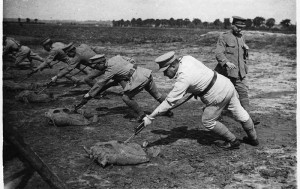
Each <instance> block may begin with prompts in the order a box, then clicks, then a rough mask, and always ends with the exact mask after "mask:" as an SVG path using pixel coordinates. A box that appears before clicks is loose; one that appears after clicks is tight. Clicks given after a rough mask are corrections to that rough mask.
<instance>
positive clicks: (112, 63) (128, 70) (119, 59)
mask: <svg viewBox="0 0 300 189" xmlns="http://www.w3.org/2000/svg"><path fill="white" fill-rule="evenodd" d="M132 62H134V61H133V60H132V59H130V58H128V57H124V56H120V55H117V56H114V57H112V58H110V59H108V60H107V62H106V69H105V73H104V75H103V77H102V78H101V79H100V80H99V81H98V82H97V83H96V84H95V85H94V86H93V87H92V88H91V90H90V91H89V93H88V94H89V96H91V97H95V96H96V95H97V94H99V93H100V92H102V91H103V89H104V88H105V86H106V84H107V83H108V82H109V81H110V80H114V81H117V82H119V83H120V85H121V86H122V87H123V92H124V94H123V96H122V99H123V101H124V102H125V103H126V104H127V105H128V106H129V107H130V108H132V109H133V110H134V111H135V113H137V114H138V116H142V115H143V114H144V112H143V110H142V109H141V108H140V107H139V105H138V104H137V103H136V102H135V101H134V100H133V97H134V96H135V95H137V94H138V93H139V92H141V91H142V90H143V89H145V90H146V91H147V92H148V93H149V94H150V95H151V96H152V97H154V98H155V99H156V100H157V101H158V102H160V103H161V102H162V101H163V100H164V96H163V95H162V94H161V93H159V92H158V90H157V87H156V84H155V82H154V81H153V77H152V74H151V73H152V71H151V70H149V69H146V68H142V67H138V66H135V65H134V64H132ZM106 89H107V88H106Z"/></svg>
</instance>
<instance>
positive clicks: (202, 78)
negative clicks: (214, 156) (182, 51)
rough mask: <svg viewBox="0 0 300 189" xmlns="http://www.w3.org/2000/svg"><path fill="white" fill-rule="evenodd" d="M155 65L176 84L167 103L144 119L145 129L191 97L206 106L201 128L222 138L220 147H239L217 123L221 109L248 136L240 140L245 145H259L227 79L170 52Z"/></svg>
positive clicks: (244, 111)
mask: <svg viewBox="0 0 300 189" xmlns="http://www.w3.org/2000/svg"><path fill="white" fill-rule="evenodd" d="M155 62H156V63H158V64H159V67H160V69H161V70H162V71H163V72H164V75H165V76H167V77H169V78H170V79H171V78H174V79H176V83H175V85H174V88H173V89H172V91H171V92H170V93H169V94H168V96H167V97H166V99H165V100H164V101H163V102H162V103H161V104H160V105H159V106H158V107H157V108H156V109H155V110H154V111H153V112H152V113H151V114H150V115H146V117H145V118H144V119H143V121H144V124H145V126H147V125H150V124H151V123H152V121H153V119H154V118H155V117H156V116H158V115H159V114H161V113H163V112H166V111H168V110H170V108H172V106H174V105H175V103H176V102H177V101H178V100H180V99H181V98H182V97H183V96H184V95H185V94H186V93H192V94H194V95H195V96H199V97H200V98H201V100H202V102H203V103H205V104H206V107H205V109H204V111H203V115H202V123H203V125H204V126H205V127H206V128H207V129H208V130H210V131H212V132H214V133H215V134H217V135H219V136H221V137H223V138H224V140H225V142H224V143H223V144H220V145H219V147H222V148H226V149H236V148H239V146H240V141H239V140H238V139H237V138H236V136H235V135H234V134H233V133H231V132H230V131H229V130H228V128H227V127H226V126H225V125H224V124H222V123H220V122H219V121H218V120H217V119H218V117H219V116H220V115H221V112H222V110H223V109H228V110H229V111H230V112H231V113H232V115H233V117H234V118H235V120H236V121H238V122H240V123H241V124H242V127H243V129H244V130H245V132H246V133H247V137H244V139H243V140H244V142H245V143H247V144H250V145H252V146H257V145H258V144H259V143H258V139H257V135H256V131H255V128H254V124H253V122H252V119H251V118H250V116H249V114H248V113H247V111H246V110H245V109H244V108H243V107H242V106H241V103H240V101H239V99H238V94H237V92H236V90H235V88H234V86H233V84H232V83H231V82H230V80H229V79H227V78H226V77H224V76H222V75H220V74H218V73H216V72H214V71H213V70H211V69H209V68H208V67H206V66H205V65H204V64H203V63H202V62H200V61H199V60H197V59H195V58H194V57H192V56H183V57H180V58H177V57H176V56H175V52H173V51H172V52H168V53H166V54H164V55H162V56H160V57H158V58H157V59H156V60H155Z"/></svg>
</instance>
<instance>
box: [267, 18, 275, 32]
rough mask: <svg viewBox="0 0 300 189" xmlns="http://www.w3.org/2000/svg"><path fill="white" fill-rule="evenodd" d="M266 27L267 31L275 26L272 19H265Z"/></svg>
mask: <svg viewBox="0 0 300 189" xmlns="http://www.w3.org/2000/svg"><path fill="white" fill-rule="evenodd" d="M266 25H267V26H268V28H269V29H271V28H272V27H273V26H274V25H275V19H274V18H269V19H267V21H266Z"/></svg>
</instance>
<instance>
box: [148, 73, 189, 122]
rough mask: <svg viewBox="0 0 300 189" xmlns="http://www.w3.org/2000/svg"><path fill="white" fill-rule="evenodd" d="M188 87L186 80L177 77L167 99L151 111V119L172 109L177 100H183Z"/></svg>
mask: <svg viewBox="0 0 300 189" xmlns="http://www.w3.org/2000/svg"><path fill="white" fill-rule="evenodd" d="M188 87H189V82H188V80H187V79H185V78H184V77H183V76H181V77H180V76H179V77H178V79H177V81H176V83H175V85H174V88H173V89H172V91H171V92H170V93H169V94H168V96H167V98H166V99H165V100H164V101H163V102H162V103H161V104H160V105H159V106H158V107H157V108H156V109H155V110H154V111H153V113H152V114H151V117H155V116H156V115H158V114H159V113H162V112H166V111H168V110H169V109H170V108H172V107H173V106H174V105H175V104H176V102H177V101H178V100H180V99H181V98H183V96H184V95H185V94H186V91H187V89H188Z"/></svg>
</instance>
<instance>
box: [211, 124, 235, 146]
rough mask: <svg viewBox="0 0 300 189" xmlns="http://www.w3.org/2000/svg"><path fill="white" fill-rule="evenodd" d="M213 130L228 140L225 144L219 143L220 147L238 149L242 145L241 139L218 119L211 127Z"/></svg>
mask: <svg viewBox="0 0 300 189" xmlns="http://www.w3.org/2000/svg"><path fill="white" fill-rule="evenodd" d="M211 131H212V132H214V133H215V134H217V135H219V136H221V137H223V138H224V139H225V141H226V142H224V143H223V144H218V145H217V146H218V147H220V148H224V149H227V150H231V149H237V148H238V147H239V146H240V141H239V140H238V139H237V138H236V137H235V136H234V134H233V133H231V132H230V131H229V129H228V128H227V127H226V126H225V125H223V124H222V123H220V122H218V121H217V122H216V125H215V126H214V127H213V128H212V129H211Z"/></svg>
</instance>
